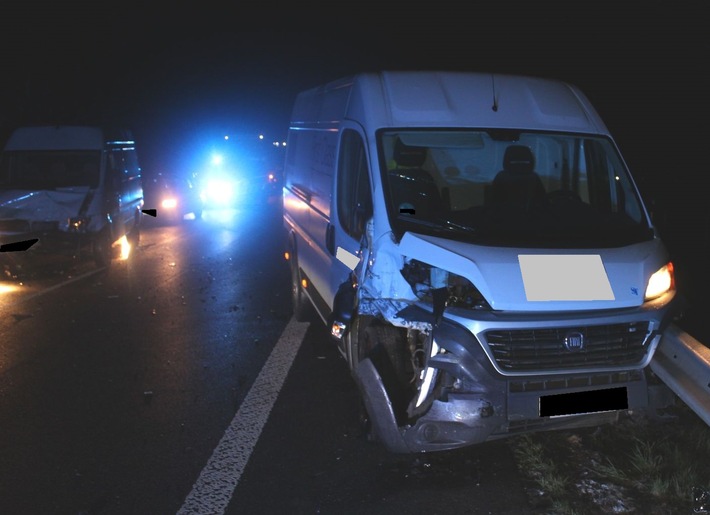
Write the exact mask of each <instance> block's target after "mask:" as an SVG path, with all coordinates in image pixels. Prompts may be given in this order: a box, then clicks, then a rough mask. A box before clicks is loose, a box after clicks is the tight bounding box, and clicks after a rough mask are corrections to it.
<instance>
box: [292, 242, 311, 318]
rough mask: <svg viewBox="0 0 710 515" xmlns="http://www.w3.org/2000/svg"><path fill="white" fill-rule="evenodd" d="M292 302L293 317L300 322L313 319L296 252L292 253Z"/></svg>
mask: <svg viewBox="0 0 710 515" xmlns="http://www.w3.org/2000/svg"><path fill="white" fill-rule="evenodd" d="M290 263H291V302H292V303H293V317H294V318H295V319H296V320H297V321H298V322H309V321H310V319H311V314H312V311H311V304H310V302H309V300H308V299H307V298H306V294H305V293H304V292H303V288H302V287H301V274H300V272H299V270H298V260H297V259H296V253H295V252H294V253H292V255H291V260H290Z"/></svg>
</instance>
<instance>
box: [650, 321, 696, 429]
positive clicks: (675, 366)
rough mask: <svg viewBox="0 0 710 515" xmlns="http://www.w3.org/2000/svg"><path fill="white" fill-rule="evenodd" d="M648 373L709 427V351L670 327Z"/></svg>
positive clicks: (686, 335) (681, 331) (688, 336)
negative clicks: (657, 378) (654, 376)
mask: <svg viewBox="0 0 710 515" xmlns="http://www.w3.org/2000/svg"><path fill="white" fill-rule="evenodd" d="M651 370H653V372H654V373H655V374H656V375H657V376H658V377H659V378H660V379H661V381H663V382H664V383H665V384H666V385H667V386H668V387H669V388H670V389H671V390H673V392H674V393H675V394H676V395H677V396H678V397H680V399H681V400H682V401H683V402H685V403H686V404H687V405H688V406H689V407H690V408H691V409H692V410H693V411H694V412H695V413H696V414H697V415H698V416H699V417H700V418H702V419H703V420H704V421H705V423H706V424H708V425H710V349H709V348H707V347H706V346H705V345H703V344H702V343H700V342H699V341H698V340H696V339H695V338H693V337H692V336H691V335H689V334H688V333H686V332H685V331H683V330H682V329H680V328H679V327H678V326H676V325H674V324H671V325H670V326H669V327H668V329H666V331H665V332H664V333H663V337H662V338H661V342H660V343H659V344H658V348H657V349H656V353H655V355H654V357H653V360H652V361H651Z"/></svg>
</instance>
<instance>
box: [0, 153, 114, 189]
mask: <svg viewBox="0 0 710 515" xmlns="http://www.w3.org/2000/svg"><path fill="white" fill-rule="evenodd" d="M100 163H101V152H100V151H98V150H71V151H66V150H62V151H58V150H51V151H10V152H4V153H3V154H2V156H1V157H0V189H3V190H54V189H58V188H69V187H76V186H89V187H92V188H95V187H97V186H98V185H99V165H100Z"/></svg>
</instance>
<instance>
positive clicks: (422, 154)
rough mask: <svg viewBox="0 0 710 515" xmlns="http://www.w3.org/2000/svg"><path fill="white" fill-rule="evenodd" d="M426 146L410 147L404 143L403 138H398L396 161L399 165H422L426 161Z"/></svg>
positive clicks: (395, 149) (395, 151)
mask: <svg viewBox="0 0 710 515" xmlns="http://www.w3.org/2000/svg"><path fill="white" fill-rule="evenodd" d="M426 150H427V149H426V148H425V147H410V146H409V145H405V144H404V143H402V140H401V139H399V138H397V141H396V142H395V144H394V156H393V157H394V161H395V163H397V166H417V167H420V166H422V165H423V164H424V161H426Z"/></svg>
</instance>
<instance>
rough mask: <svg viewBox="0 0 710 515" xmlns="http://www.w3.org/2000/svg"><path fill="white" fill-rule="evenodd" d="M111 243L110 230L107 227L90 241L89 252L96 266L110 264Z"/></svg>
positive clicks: (100, 266) (102, 266)
mask: <svg viewBox="0 0 710 515" xmlns="http://www.w3.org/2000/svg"><path fill="white" fill-rule="evenodd" d="M112 244H113V242H112V241H111V231H110V230H109V228H108V227H107V228H106V229H104V230H103V231H101V232H100V233H98V234H97V235H96V236H95V237H94V239H93V241H92V242H91V252H92V255H93V257H94V262H95V263H96V266H97V267H99V268H104V267H109V266H111V260H112V259H113V250H112V248H111V246H112Z"/></svg>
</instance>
